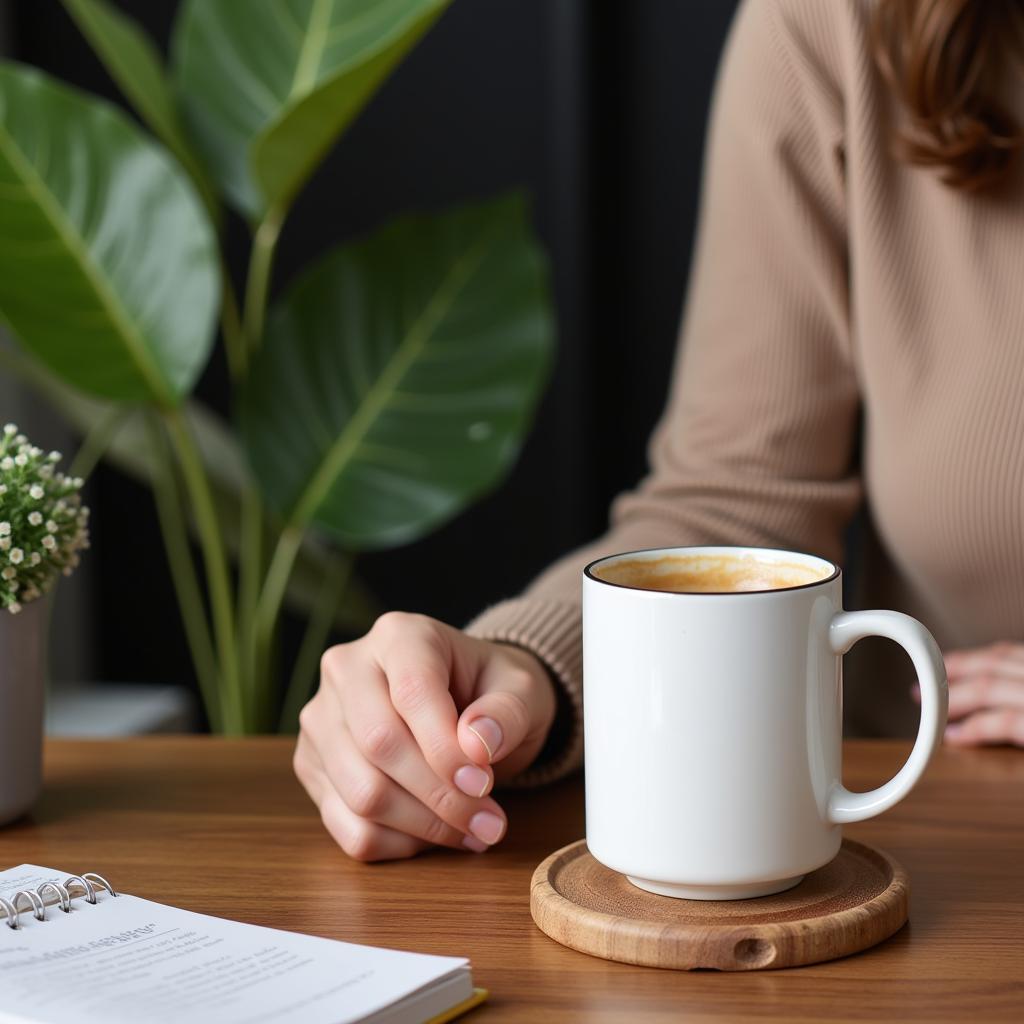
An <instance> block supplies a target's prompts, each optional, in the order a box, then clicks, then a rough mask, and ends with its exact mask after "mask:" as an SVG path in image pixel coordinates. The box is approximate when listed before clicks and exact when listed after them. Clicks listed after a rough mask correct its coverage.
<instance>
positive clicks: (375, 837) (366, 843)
mask: <svg viewBox="0 0 1024 1024" xmlns="http://www.w3.org/2000/svg"><path fill="white" fill-rule="evenodd" d="M320 817H321V819H322V820H323V823H324V827H325V828H326V829H327V831H328V832H329V833H330V834H331V835H332V836H333V837H334V841H335V842H336V843H337V844H338V845H339V846H340V847H341V848H342V849H343V850H344V851H345V852H346V853H347V854H348V855H349V856H350V857H351V858H352V859H353V860H361V861H367V862H369V861H375V860H399V859H401V858H403V857H413V856H415V855H416V854H417V853H419V852H420V851H421V850H425V849H426V848H427V847H428V846H429V845H430V843H427V842H424V841H423V840H422V839H417V838H416V837H415V836H411V835H408V834H407V833H405V832H398V831H396V830H395V829H392V828H386V827H385V826H383V825H378V824H376V822H372V821H367V820H366V819H365V818H360V817H359V816H358V815H357V814H355V813H354V812H353V811H352V810H351V809H350V808H349V807H348V806H347V805H346V804H345V801H344V800H342V799H341V796H340V795H339V794H338V793H337V792H336V791H335V790H334V789H330V790H329V791H328V793H327V795H326V796H325V797H324V800H323V803H321V805H320Z"/></svg>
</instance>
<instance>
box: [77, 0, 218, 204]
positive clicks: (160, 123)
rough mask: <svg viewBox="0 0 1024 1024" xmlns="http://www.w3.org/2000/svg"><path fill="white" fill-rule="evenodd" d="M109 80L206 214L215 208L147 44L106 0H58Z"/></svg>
mask: <svg viewBox="0 0 1024 1024" xmlns="http://www.w3.org/2000/svg"><path fill="white" fill-rule="evenodd" d="M61 2H62V3H63V4H64V6H65V7H66V8H67V11H68V13H69V14H70V15H71V17H72V18H73V19H74V21H75V23H76V24H77V25H78V27H79V29H81V32H82V35H84V36H85V38H86V39H87V40H88V41H89V45H90V46H91V47H92V48H93V49H94V50H95V51H96V54H97V55H98V56H99V58H100V60H101V61H103V64H104V66H105V67H106V69H107V71H109V72H110V77H111V78H113V79H114V81H115V82H116V83H117V84H118V86H119V87H120V89H121V91H122V92H123V93H124V94H125V96H127V97H128V99H129V100H130V101H131V103H132V106H134V107H135V109H136V110H137V111H138V112H139V115H140V116H141V117H142V119H143V120H144V121H145V122H146V124H148V125H149V127H150V128H152V129H153V131H154V132H155V133H156V135H157V136H158V137H159V138H160V139H161V140H162V141H163V142H164V144H165V145H166V146H167V148H168V149H170V150H171V152H172V153H173V154H174V155H175V156H176V157H177V158H178V160H179V161H180V162H181V164H182V166H183V167H184V168H185V169H186V170H187V171H188V173H189V175H190V176H191V178H192V180H193V181H194V182H195V183H196V187H197V188H198V189H199V191H200V193H201V194H202V195H203V199H204V201H205V202H206V205H207V208H208V209H210V210H211V211H216V209H217V204H216V199H215V196H214V194H213V190H212V188H211V186H210V183H209V180H208V178H207V176H206V174H205V172H204V171H203V169H202V167H201V166H200V164H199V161H198V160H197V159H196V155H195V153H194V152H193V151H192V146H191V144H190V143H189V141H188V138H187V136H186V135H185V129H184V127H183V126H182V123H181V118H180V116H179V114H178V108H177V102H176V99H175V96H174V92H173V90H172V88H171V83H170V81H169V80H168V77H167V74H166V72H165V71H164V65H163V60H162V59H161V56H160V53H159V51H158V50H157V48H156V47H155V46H154V45H153V42H152V40H151V39H150V38H149V36H147V35H146V33H145V32H144V31H143V29H142V28H141V26H139V25H138V24H137V23H136V22H135V21H133V20H132V19H131V18H129V17H128V16H127V15H126V14H124V13H123V12H122V11H119V10H118V9H117V8H116V7H114V6H113V5H111V4H109V3H107V2H106V0H61Z"/></svg>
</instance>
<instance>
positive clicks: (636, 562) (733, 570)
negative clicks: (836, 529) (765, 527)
mask: <svg viewBox="0 0 1024 1024" xmlns="http://www.w3.org/2000/svg"><path fill="white" fill-rule="evenodd" d="M593 573H594V575H595V576H596V577H597V578H598V579H601V580H604V581H605V582H607V583H617V584H619V585H620V586H623V587H635V588H637V589H639V590H661V591H668V592H671V593H680V594H686V593H690V594H731V593H743V592H750V591H754V590H785V589H787V588H790V587H802V586H806V585H807V584H809V583H818V582H820V581H821V580H823V579H826V578H827V577H828V576H830V575H831V569H828V570H824V571H823V570H821V569H815V568H812V567H811V566H809V565H807V564H806V563H803V562H786V561H778V562H776V561H768V560H765V559H759V558H757V557H756V556H754V555H663V556H661V557H660V558H631V559H625V560H622V561H616V562H612V563H610V564H608V565H601V566H597V567H595V568H594V570H593Z"/></svg>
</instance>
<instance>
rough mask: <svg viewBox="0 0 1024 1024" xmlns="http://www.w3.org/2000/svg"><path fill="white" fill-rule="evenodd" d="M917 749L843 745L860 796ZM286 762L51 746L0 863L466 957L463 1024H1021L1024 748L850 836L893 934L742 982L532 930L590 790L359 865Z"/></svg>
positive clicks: (937, 780)
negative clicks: (463, 849)
mask: <svg viewBox="0 0 1024 1024" xmlns="http://www.w3.org/2000/svg"><path fill="white" fill-rule="evenodd" d="M905 750H906V748H905V746H904V745H902V744H898V743H882V742H874V743H863V742H862V743H853V744H849V745H848V746H847V748H846V773H845V781H846V783H847V785H848V786H851V787H852V788H867V787H868V786H871V785H875V784H877V783H879V782H881V781H883V779H884V778H887V777H888V776H889V775H891V774H892V773H893V772H894V771H895V769H896V768H897V766H898V765H899V763H900V762H901V761H902V760H903V757H904V754H905ZM290 758H291V743H290V742H289V741H288V740H285V739H277V738H266V739H249V740H222V739H211V738H204V737H168V738H147V739H139V740H127V741H113V742H108V741H73V742H72V741H54V742H51V743H50V744H49V746H48V748H47V765H46V778H47V783H46V791H45V794H44V796H43V797H42V799H41V801H40V802H39V805H38V807H37V808H36V810H35V812H34V814H33V816H32V817H31V818H29V819H26V820H24V821H22V822H20V823H18V824H16V825H13V826H11V827H8V828H6V829H2V830H0V865H2V866H4V867H8V866H13V865H15V864H19V863H21V862H24V861H28V862H32V863H36V864H44V865H47V866H50V867H54V868H57V869H59V870H62V871H63V870H66V871H71V872H82V871H90V870H94V871H99V872H101V873H102V874H105V875H107V876H108V877H109V878H110V879H111V881H112V882H113V883H114V884H115V885H117V886H120V887H121V888H123V889H124V890H125V891H128V892H133V893H135V894H137V895H139V896H145V897H148V898H150V899H155V900H163V901H166V902H170V903H174V904H177V905H180V906H183V907H186V908H188V909H190V910H197V911H201V912H203V913H209V914H220V915H224V916H229V917H235V918H238V919H240V920H243V921H250V922H252V923H255V924H265V925H273V926H276V927H281V928H289V929H295V930H297V931H304V932H311V933H313V934H317V935H326V936H331V937H333V938H338V939H348V940H351V941H354V942H364V943H374V944H379V945H385V946H395V947H404V948H409V949H415V950H420V951H422V952H432V953H445V954H462V955H467V956H470V957H471V958H472V961H473V968H474V976H475V978H476V979H477V981H478V983H479V984H482V985H486V986H487V987H488V988H490V990H491V999H490V1001H489V1003H488V1004H487V1005H486V1006H485V1007H483V1008H482V1009H480V1010H479V1011H476V1015H475V1016H474V1017H470V1018H468V1020H471V1021H472V1020H479V1021H481V1022H484V1021H488V1022H490V1021H494V1022H499V1021H531V1022H549V1021H604V1022H612V1021H614V1022H630V1021H673V1022H675V1021H679V1020H683V1019H685V1020H687V1021H701V1020H728V1019H733V1020H736V1019H744V1020H759V1021H776V1020H790V1019H804V1020H811V1019H829V1020H832V1021H843V1020H866V1019H885V1020H896V1019H905V1020H976V1021H979V1022H980V1021H994V1020H1006V1021H1010V1020H1012V1021H1017V1022H1019V1021H1022V1020H1024V751H1019V750H1010V749H997V750H973V751H972V750H967V751H953V750H944V751H942V753H941V754H940V755H938V756H937V758H936V760H935V761H934V762H933V764H932V766H931V767H930V768H929V770H928V773H927V775H926V777H925V779H924V780H923V782H922V783H921V784H920V785H919V786H918V788H917V790H916V791H915V792H914V793H913V794H912V795H911V796H910V797H909V798H908V799H907V800H906V801H904V803H902V804H901V805H899V806H898V807H897V808H895V809H894V810H892V811H890V812H889V813H888V814H886V815H884V816H883V817H882V818H880V819H878V820H877V821H874V822H868V823H865V824H862V825H854V826H851V827H849V829H848V831H847V834H848V835H850V836H853V837H854V838H857V839H863V840H866V841H868V842H872V843H876V844H879V845H882V846H884V847H885V848H886V849H888V850H889V851H890V852H892V853H893V854H895V856H896V857H898V858H899V859H900V860H901V861H902V862H903V864H904V866H905V867H906V868H907V870H908V871H909V873H910V877H911V882H912V907H911V919H910V923H909V925H908V926H907V927H905V928H904V929H903V930H902V931H901V932H899V933H898V934H897V935H896V936H894V937H893V938H892V939H890V940H889V941H888V942H886V943H884V944H882V945H881V946H879V947H876V948H875V949H873V950H870V951H868V952H866V953H862V954H860V955H859V956H855V957H850V958H848V959H846V960H840V961H836V962H833V963H826V964H819V965H816V966H812V967H802V968H797V969H793V970H783V971H768V972H755V973H750V974H718V973H715V972H695V973H676V972H672V971H660V970H656V969H650V968H643V967H628V966H624V965H620V964H614V963H608V962H605V961H603V960H598V959H594V958H592V957H589V956H585V955H584V954H582V953H576V952H573V951H572V950H569V949H564V948H563V947H561V946H559V945H557V944H556V943H555V942H553V941H551V940H550V939H548V938H547V937H546V936H544V935H543V934H541V933H540V932H539V931H538V930H537V929H536V928H535V927H534V926H533V923H532V921H531V919H530V912H529V882H530V876H531V874H532V872H533V869H534V867H535V865H536V864H537V863H538V862H539V861H540V860H541V859H542V858H543V857H544V856H545V855H546V854H547V853H549V852H550V851H551V850H553V849H555V848H557V847H560V846H563V845H564V844H566V843H568V842H570V841H572V840H574V839H577V838H579V837H580V836H582V834H583V806H582V785H581V782H580V780H579V779H574V780H569V781H567V782H564V783H561V784H558V785H556V786H554V787H551V788H549V789H546V790H543V791H537V792H533V793H517V794H508V795H506V796H505V798H504V801H505V806H506V807H507V809H508V812H509V818H510V828H509V834H508V837H507V838H506V840H505V841H504V842H503V843H502V844H501V845H500V847H498V848H496V849H495V850H492V851H490V852H488V853H487V854H484V855H483V856H471V855H468V854H460V853H449V852H439V853H437V852H436V853H432V854H428V855H426V856H422V857H419V858H417V859H415V860H412V861H405V862H399V863H392V864H378V865H362V864H356V863H353V862H352V861H350V860H348V859H347V858H346V857H345V856H344V855H343V854H342V853H341V852H340V851H339V850H338V849H337V848H336V847H335V846H334V844H333V843H332V842H331V840H330V839H329V837H328V836H327V835H326V833H325V832H324V831H323V830H322V828H321V826H320V822H319V819H318V818H317V816H316V813H315V811H314V809H313V807H312V805H311V804H310V803H309V802H308V801H307V799H306V797H305V795H304V793H303V792H302V791H301V790H300V788H299V786H298V784H297V783H296V782H295V781H294V779H293V778H292V772H291V765H290ZM0 1002H2V999H0Z"/></svg>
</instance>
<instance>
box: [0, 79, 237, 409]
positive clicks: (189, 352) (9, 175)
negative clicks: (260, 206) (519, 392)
mask: <svg viewBox="0 0 1024 1024" xmlns="http://www.w3.org/2000/svg"><path fill="white" fill-rule="evenodd" d="M219 290H220V283H219V271H218V261H217V253H216V248H215V245H214V236H213V232H212V229H211V227H210V223H209V220H208V218H207V217H206V214H205V213H204V211H203V208H202V206H201V205H200V203H199V200H198V198H197V196H196V193H195V191H194V190H193V188H192V186H191V184H190V183H189V181H188V179H187V178H186V177H185V176H184V174H183V172H182V171H181V170H180V169H179V167H178V165H177V164H176V163H174V162H173V161H172V160H171V159H170V157H169V156H168V155H167V154H166V152H165V151H164V150H163V149H161V148H160V147H159V146H157V145H156V144H154V143H152V142H150V141H149V140H148V139H146V138H145V136H144V135H143V134H142V133H141V132H140V131H139V129H138V128H137V127H136V126H135V125H133V124H132V123H131V122H130V121H129V120H128V119H127V118H126V117H125V116H124V115H123V114H121V113H119V112H118V111H117V110H115V109H114V108H113V107H112V106H110V105H109V104H106V103H101V102H99V101H97V100H93V99H90V98H88V97H86V96H84V95H82V94H81V93H78V92H75V91H74V90H71V89H69V88H67V87H65V86H63V85H60V84H59V83H57V82H55V81H54V80H53V79H51V78H48V77H47V76H45V75H43V74H41V73H40V72H38V71H35V70H33V69H30V68H25V67H20V66H18V65H14V64H8V63H0V317H3V318H5V319H6V320H7V321H8V322H9V323H10V325H11V327H12V329H13V331H14V332H15V334H16V335H17V336H18V337H19V338H20V340H21V342H22V344H24V345H25V347H26V348H28V349H30V350H32V351H33V352H34V353H36V355H38V356H39V358H40V359H42V360H43V361H44V362H45V363H47V364H48V365H49V366H50V367H52V368H53V369H54V370H55V371H56V372H57V373H59V374H60V375H61V376H62V377H64V378H65V379H66V380H68V381H70V382H71V383H73V384H75V385H77V386H78V387H80V388H82V389H84V390H86V391H91V392H93V393H95V394H99V395H103V396H105V397H108V398H115V399H122V400H139V399H149V400H152V401H156V402H158V403H160V404H161V405H164V406H168V405H172V404H175V403H177V402H179V401H180V400H181V398H182V397H183V396H184V395H186V394H187V393H188V392H189V391H190V390H191V388H192V385H193V384H194V383H195V380H196V377H197V376H198V375H199V373H200V371H201V370H202V368H203V366H204V365H205V363H206V360H207V357H208V355H209V351H210V346H211V344H212V341H213V325H214V317H215V314H216V311H217V299H218V294H219Z"/></svg>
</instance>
